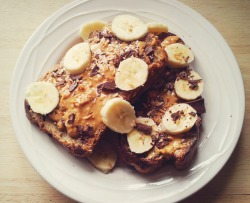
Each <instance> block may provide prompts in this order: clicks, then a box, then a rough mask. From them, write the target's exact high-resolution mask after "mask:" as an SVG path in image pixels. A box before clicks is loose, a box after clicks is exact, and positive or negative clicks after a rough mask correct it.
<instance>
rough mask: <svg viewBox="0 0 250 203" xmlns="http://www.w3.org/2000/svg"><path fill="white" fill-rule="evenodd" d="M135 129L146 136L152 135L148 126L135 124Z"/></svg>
mask: <svg viewBox="0 0 250 203" xmlns="http://www.w3.org/2000/svg"><path fill="white" fill-rule="evenodd" d="M135 129H137V130H139V131H140V132H142V133H144V134H146V135H151V133H152V126H148V125H145V124H142V123H136V125H135Z"/></svg>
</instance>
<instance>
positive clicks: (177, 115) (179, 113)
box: [171, 111, 184, 122]
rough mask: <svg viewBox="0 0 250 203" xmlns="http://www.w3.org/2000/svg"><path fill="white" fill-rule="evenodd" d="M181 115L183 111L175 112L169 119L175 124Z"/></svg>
mask: <svg viewBox="0 0 250 203" xmlns="http://www.w3.org/2000/svg"><path fill="white" fill-rule="evenodd" d="M183 114H184V112H183V111H177V112H175V113H172V114H171V117H172V119H173V120H174V122H176V121H177V120H178V119H179V118H180V117H181V115H183Z"/></svg>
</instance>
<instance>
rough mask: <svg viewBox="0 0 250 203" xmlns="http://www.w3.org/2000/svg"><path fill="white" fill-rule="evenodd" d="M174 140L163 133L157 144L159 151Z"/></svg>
mask: <svg viewBox="0 0 250 203" xmlns="http://www.w3.org/2000/svg"><path fill="white" fill-rule="evenodd" d="M172 139H173V138H171V137H169V136H168V135H166V134H164V133H161V134H159V139H158V142H157V143H156V147H157V148H158V149H162V148H164V147H165V146H167V145H168V144H169V143H170V142H171V141H172Z"/></svg>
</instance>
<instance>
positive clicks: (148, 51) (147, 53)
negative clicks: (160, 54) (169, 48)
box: [144, 46, 154, 56]
mask: <svg viewBox="0 0 250 203" xmlns="http://www.w3.org/2000/svg"><path fill="white" fill-rule="evenodd" d="M144 51H145V54H146V55H147V56H149V55H151V54H153V53H154V49H153V46H147V47H146V48H145V50H144Z"/></svg>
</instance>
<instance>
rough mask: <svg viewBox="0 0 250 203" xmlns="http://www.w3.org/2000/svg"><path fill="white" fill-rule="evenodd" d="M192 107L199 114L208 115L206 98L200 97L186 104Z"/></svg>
mask: <svg viewBox="0 0 250 203" xmlns="http://www.w3.org/2000/svg"><path fill="white" fill-rule="evenodd" d="M186 103H187V104H189V105H190V106H192V107H193V108H194V109H195V110H196V112H197V113H198V114H203V113H206V108H205V102H204V98H202V97H199V98H197V99H196V100H192V101H188V102H186Z"/></svg>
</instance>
